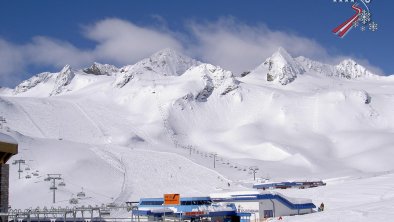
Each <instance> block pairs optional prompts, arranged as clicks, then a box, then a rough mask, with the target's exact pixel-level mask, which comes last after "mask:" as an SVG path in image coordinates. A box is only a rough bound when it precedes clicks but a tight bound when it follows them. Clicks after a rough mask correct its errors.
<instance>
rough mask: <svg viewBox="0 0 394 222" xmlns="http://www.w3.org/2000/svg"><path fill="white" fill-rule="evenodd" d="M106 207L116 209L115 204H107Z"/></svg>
mask: <svg viewBox="0 0 394 222" xmlns="http://www.w3.org/2000/svg"><path fill="white" fill-rule="evenodd" d="M107 207H109V208H114V207H116V204H115V203H114V202H112V203H109V204H107Z"/></svg>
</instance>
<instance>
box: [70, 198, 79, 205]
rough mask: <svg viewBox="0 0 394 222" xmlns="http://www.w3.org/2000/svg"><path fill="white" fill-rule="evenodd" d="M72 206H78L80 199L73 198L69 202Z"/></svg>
mask: <svg viewBox="0 0 394 222" xmlns="http://www.w3.org/2000/svg"><path fill="white" fill-rule="evenodd" d="M68 202H69V203H70V204H78V202H79V201H78V199H77V198H74V197H73V198H71V199H70V200H69V201H68Z"/></svg>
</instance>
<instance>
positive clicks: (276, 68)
mask: <svg viewBox="0 0 394 222" xmlns="http://www.w3.org/2000/svg"><path fill="white" fill-rule="evenodd" d="M261 69H263V70H265V71H267V73H266V75H267V81H270V82H278V83H280V84H282V85H287V84H289V83H291V82H292V81H294V80H295V78H296V77H297V75H299V74H302V73H304V72H305V70H304V68H303V67H302V65H301V64H299V63H298V62H297V61H296V60H295V59H294V58H293V57H292V56H291V55H290V54H289V53H288V52H287V51H286V50H285V49H283V48H282V47H280V48H279V49H278V50H277V51H276V52H275V53H274V54H272V56H271V57H269V58H268V59H266V60H265V62H264V63H263V64H262V65H260V66H259V67H257V68H256V70H261Z"/></svg>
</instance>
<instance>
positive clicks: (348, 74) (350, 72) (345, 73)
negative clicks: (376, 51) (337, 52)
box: [335, 58, 376, 79]
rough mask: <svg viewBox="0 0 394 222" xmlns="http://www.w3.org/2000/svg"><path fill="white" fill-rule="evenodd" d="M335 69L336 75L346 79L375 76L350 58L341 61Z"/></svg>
mask: <svg viewBox="0 0 394 222" xmlns="http://www.w3.org/2000/svg"><path fill="white" fill-rule="evenodd" d="M335 67H336V69H337V72H338V75H339V76H341V77H344V78H347V79H356V78H362V77H372V76H376V75H375V74H373V73H372V72H370V71H369V70H367V69H366V68H365V67H364V66H362V65H360V64H358V63H357V62H356V61H354V60H353V59H350V58H348V59H345V60H343V61H342V62H340V63H339V64H338V65H336V66H335Z"/></svg>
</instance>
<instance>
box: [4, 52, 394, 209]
mask: <svg viewBox="0 0 394 222" xmlns="http://www.w3.org/2000/svg"><path fill="white" fill-rule="evenodd" d="M393 83H394V78H392V77H384V76H377V75H374V74H373V73H371V72H370V71H368V70H367V69H366V68H364V67H362V66H361V65H359V64H357V63H356V62H354V61H352V60H345V61H343V62H341V63H340V64H338V65H329V64H324V63H321V62H318V61H313V60H311V59H308V58H305V57H298V58H294V57H292V56H291V55H290V54H289V53H288V52H286V51H285V50H284V49H279V50H278V51H277V52H275V53H274V54H273V55H272V56H271V57H270V58H268V59H266V60H265V61H264V62H262V64H261V65H260V66H258V67H256V68H255V69H253V71H251V72H250V73H248V74H247V75H243V76H242V77H237V76H235V75H234V74H233V73H232V72H231V71H228V70H224V69H223V68H221V67H219V66H215V65H214V64H206V63H202V62H199V61H196V60H194V59H191V58H189V57H186V56H184V55H181V54H179V53H177V52H175V51H173V50H170V49H164V50H162V51H159V52H157V53H155V54H153V55H152V56H151V57H149V58H146V59H143V60H141V61H140V62H137V63H136V64H134V65H128V66H124V67H121V68H119V69H118V68H116V67H114V66H111V65H101V64H98V63H94V64H93V65H92V66H91V67H88V68H86V69H81V70H74V69H72V68H71V67H70V66H65V67H64V68H63V69H62V70H61V71H60V72H58V73H41V74H38V75H36V76H33V77H32V78H30V79H28V80H25V81H23V82H22V83H21V84H19V85H18V86H17V87H16V88H15V89H13V90H12V93H11V91H10V90H9V89H0V95H1V96H0V116H3V117H5V118H6V120H7V127H9V130H8V132H7V130H5V131H4V129H5V128H4V127H1V128H2V129H3V131H4V132H5V133H8V134H11V135H13V136H14V137H15V138H16V139H17V140H18V141H19V143H20V145H21V150H20V154H18V155H17V156H15V157H14V158H25V159H29V160H32V161H31V162H29V165H30V167H31V168H32V169H35V170H39V172H40V174H45V173H61V174H63V176H64V178H65V182H66V183H68V184H69V186H66V187H65V188H61V189H59V191H60V192H59V193H58V195H59V202H58V203H57V204H58V205H61V204H66V203H67V200H68V199H69V198H71V196H72V195H73V194H74V195H75V194H76V193H77V192H79V191H80V190H81V187H84V190H85V191H86V192H87V193H89V197H90V198H89V199H86V200H82V204H101V203H103V202H104V203H105V202H110V201H116V202H123V201H126V200H138V198H139V197H141V196H144V197H150V196H153V197H154V196H161V195H162V194H163V193H166V192H169V193H171V192H181V193H182V195H186V196H187V195H207V194H209V193H210V192H220V191H228V190H240V189H242V190H243V189H250V187H251V186H250V185H251V183H253V181H252V180H251V175H249V174H248V167H249V166H252V165H256V166H259V168H260V171H259V172H258V177H260V178H261V177H270V178H272V179H275V180H282V179H284V180H291V179H328V178H358V177H362V178H369V177H370V176H371V175H383V174H384V175H389V176H387V178H386V179H385V180H384V181H386V182H387V183H390V181H394V176H393V175H392V174H391V173H390V172H392V170H393V169H394V163H393V161H392V160H391V156H393V155H394V149H392V144H393V143H394V139H393V138H394V137H393V132H394V116H393V115H392V107H394V88H393V87H392V86H393ZM212 153H215V154H217V158H216V162H215V168H214V165H213V161H214V159H213V156H212ZM15 167H16V166H11V184H12V186H11V187H12V190H11V192H12V193H11V205H13V206H18V207H30V206H33V207H35V206H36V205H38V204H43V202H37V201H36V200H38V199H40V200H42V198H39V197H42V196H45V197H46V196H48V200H45V201H47V202H45V201H44V203H45V204H46V205H48V204H50V201H51V198H50V196H49V195H48V187H49V184H45V183H44V182H42V179H43V178H44V177H33V178H32V179H20V180H19V179H17V174H16V168H15ZM26 174H31V173H29V172H28V171H25V172H24V173H23V174H22V176H23V178H25V176H26ZM344 180H345V179H344ZM108 181H110V182H108ZM333 181H337V183H338V181H339V179H335V180H333ZM368 181H372V180H368ZM368 181H367V182H366V183H365V184H369V182H368ZM228 183H230V186H229V185H228ZM97 184H100V186H98V185H97ZM339 187H341V186H340V185H338V186H337V188H338V189H339ZM337 188H335V189H337ZM322 189H325V188H322ZM330 189H332V190H330ZM335 189H334V188H333V187H329V186H328V188H327V190H323V191H327V192H331V193H333V194H335ZM360 189H361V188H360ZM363 189H368V188H366V187H364V188H363ZM33 191H34V192H33ZM319 191H322V190H319ZM379 192H380V193H384V192H385V191H384V190H383V189H382V190H380V191H379ZM27 194H31V195H30V196H31V198H30V199H28V200H26V198H24V197H25V196H27ZM303 194H305V193H303ZM305 195H308V194H305ZM327 195H328V194H327ZM355 195H356V194H355ZM311 196H313V195H311ZM314 197H315V198H316V196H314ZM317 198H318V197H317ZM355 198H356V199H357V198H359V197H358V196H357V197H355ZM60 200H61V201H65V202H61V201H60ZM390 200H391V199H390ZM393 200H394V199H393ZM319 201H320V199H319ZM331 201H332V202H331V203H332V204H336V203H337V202H335V200H331ZM390 203H394V201H392V202H390ZM352 204H353V203H349V205H346V206H348V207H350V206H357V203H354V204H353V205H352ZM342 205H343V204H342ZM342 205H341V206H342Z"/></svg>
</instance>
